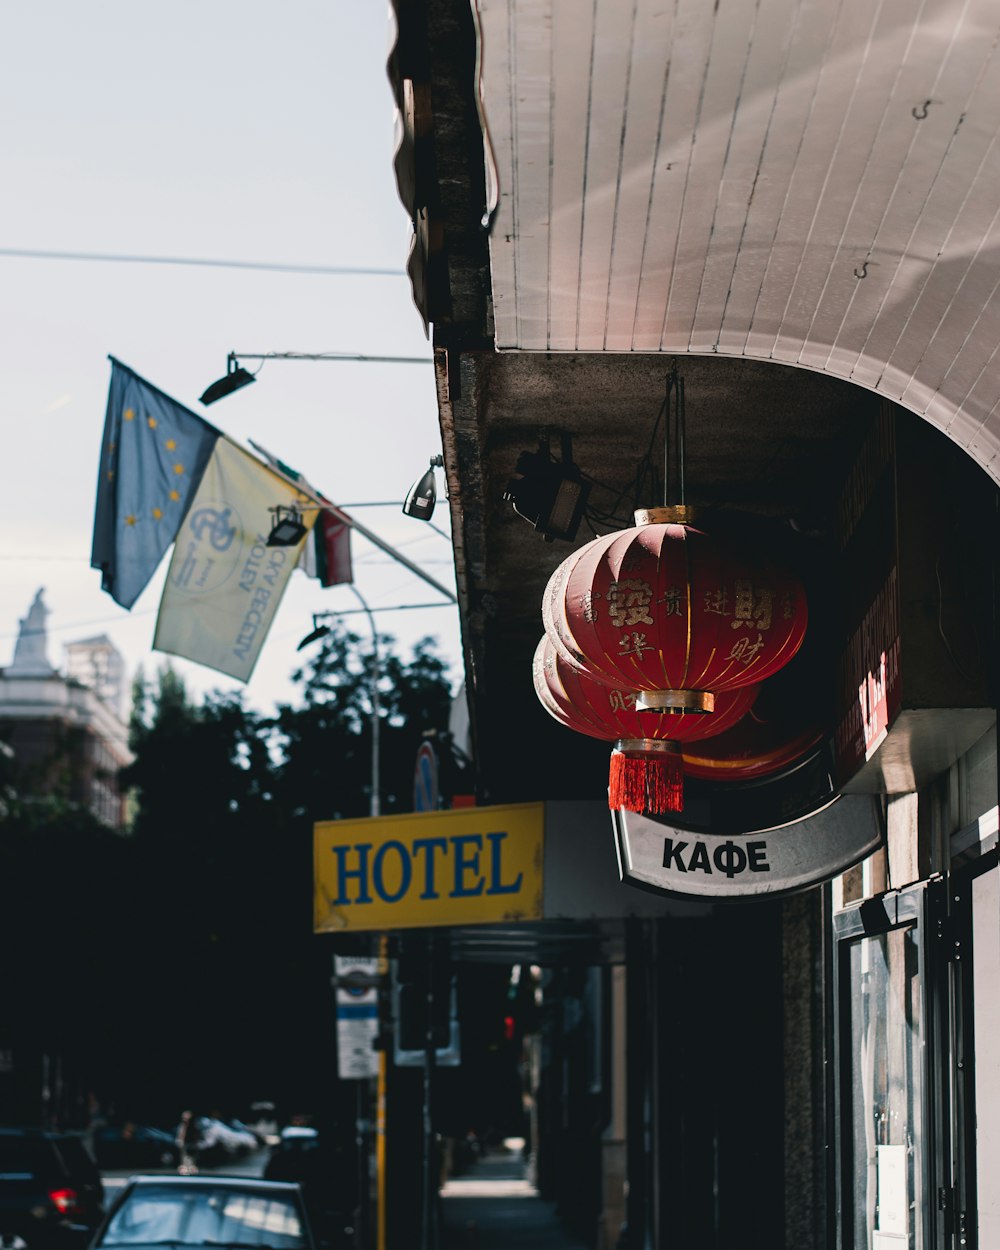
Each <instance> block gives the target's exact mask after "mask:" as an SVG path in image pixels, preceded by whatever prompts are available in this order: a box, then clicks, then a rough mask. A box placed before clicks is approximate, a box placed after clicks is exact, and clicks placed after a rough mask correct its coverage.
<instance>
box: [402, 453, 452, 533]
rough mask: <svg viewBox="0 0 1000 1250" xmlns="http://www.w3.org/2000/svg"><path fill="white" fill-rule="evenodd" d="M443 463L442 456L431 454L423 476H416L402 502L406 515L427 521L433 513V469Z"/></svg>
mask: <svg viewBox="0 0 1000 1250" xmlns="http://www.w3.org/2000/svg"><path fill="white" fill-rule="evenodd" d="M443 465H444V456H431V464H430V468H429V469H428V470H427V472H426V473H424V475H423V477H420V478H418V479H417V480H416V481H415V482H414V483H413V485H412V486H411V487H410V491H409V494H408V495H407V496H406V501H405V502H404V504H403V512H404V513H405V515H406V516H413V517H416V518H417V520H419V521H429V520H430V519H431V517H432V516H433V514H434V504H435V503H436V502H437V487H436V486H435V483H434V470H435V469H440V468H442V467H443Z"/></svg>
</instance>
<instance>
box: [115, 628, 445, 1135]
mask: <svg viewBox="0 0 1000 1250" xmlns="http://www.w3.org/2000/svg"><path fill="white" fill-rule="evenodd" d="M380 653H381V654H380V659H379V678H378V695H379V704H380V718H379V727H380V752H379V753H380V761H381V764H382V773H383V785H382V787H381V789H382V806H383V810H384V811H392V810H407V809H408V808H409V807H410V806H411V791H412V778H413V766H414V760H415V755H416V750H417V746H418V745H419V742H420V740H421V737H422V736H423V734H425V733H426V732H428V731H434V730H442V729H443V727H444V726H445V725H446V724H447V719H448V712H449V707H450V691H449V688H448V683H447V672H446V668H445V665H444V663H443V662H442V661H441V660H440V659H439V658H438V657H437V656H436V655H435V654H434V651H433V646H432V644H431V643H430V642H429V641H426V640H425V641H424V642H422V643H421V644H419V645H418V647H417V648H416V649H415V651H414V655H413V659H412V661H409V662H407V661H405V660H403V659H401V658H400V657H399V656H398V655H397V654H396V653H395V650H394V647H393V643H392V640H391V639H382V640H380ZM372 672H373V670H372V667H371V656H370V644H365V643H363V642H362V641H361V640H360V639H359V638H358V637H357V636H356V635H354V634H352V633H350V632H349V631H347V630H346V629H344V628H342V627H340V626H337V627H335V628H333V629H332V630H331V631H330V633H329V634H328V635H327V636H326V637H325V638H324V639H323V644H322V646H321V647H319V648H318V649H317V651H316V652H315V653H314V654H313V655H311V656H310V657H309V658H308V659H307V661H306V663H305V664H304V665H303V667H302V669H301V670H300V671H299V672H298V673H296V674H295V680H296V681H297V682H298V683H299V685H300V686H301V689H302V694H303V702H302V704H301V705H300V706H297V707H291V706H284V707H281V708H279V709H278V711H277V712H276V714H275V715H274V716H273V717H270V718H265V717H262V716H261V715H259V714H257V713H255V712H252V711H249V710H248V709H247V708H246V707H245V705H244V702H243V700H242V698H241V697H239V696H231V695H227V696H223V695H219V694H215V695H210V696H208V697H207V698H205V699H204V700H203V701H202V702H201V704H194V703H193V702H192V701H191V700H190V699H189V698H188V696H187V694H186V692H185V690H184V687H183V683H182V682H181V681H180V679H179V678H178V677H177V675H176V673H175V672H174V671H173V670H172V669H171V668H170V667H169V666H167V667H164V668H163V669H161V671H160V673H159V674H158V675H157V678H156V681H155V684H151V683H149V682H147V681H146V680H145V678H143V677H141V676H140V678H139V680H138V681H137V683H136V687H135V690H134V707H133V715H132V721H131V725H130V734H131V738H130V740H131V744H132V748H133V751H134V752H135V756H136V758H135V762H134V763H133V764H132V765H131V767H130V768H129V769H127V770H126V771H125V773H124V774H123V781H124V782H125V783H126V784H127V785H128V786H129V787H130V788H131V790H132V792H133V794H134V796H135V806H136V816H135V820H134V824H133V830H132V832H133V838H132V842H133V843H134V845H135V848H136V863H135V873H136V877H137V882H138V888H137V889H136V890H135V891H134V893H132V894H131V895H130V896H129V897H127V898H123V899H122V900H121V903H120V907H119V914H120V916H121V919H122V924H123V926H124V930H125V932H127V933H128V934H129V944H128V949H127V950H126V951H124V952H123V956H122V959H123V962H124V965H125V966H124V967H123V970H122V971H123V974H124V975H126V976H127V978H128V984H129V987H130V990H129V992H130V999H129V1012H128V1014H129V1021H128V1022H126V1021H124V1020H122V1021H121V1029H122V1035H125V1034H126V1033H134V1032H135V1031H136V1030H138V1031H139V1033H140V1035H141V1036H142V1037H143V1039H144V1041H143V1047H142V1050H141V1051H140V1052H139V1053H141V1054H142V1062H141V1065H139V1066H137V1065H136V1062H135V1060H134V1059H130V1058H129V1056H128V1055H127V1054H120V1056H119V1063H120V1069H119V1071H120V1085H121V1087H122V1088H123V1090H124V1093H125V1096H126V1098H127V1099H129V1100H130V1104H131V1105H132V1106H133V1107H134V1108H135V1109H136V1110H138V1109H139V1108H138V1107H137V1106H136V1104H137V1103H139V1102H140V1101H141V1100H143V1099H148V1097H149V1094H148V1092H146V1091H148V1087H149V1081H148V1071H149V1067H150V1066H152V1068H153V1069H154V1070H156V1071H158V1072H160V1073H163V1074H164V1075H163V1077H162V1079H161V1080H160V1081H159V1083H158V1087H157V1094H158V1096H159V1098H160V1099H161V1100H162V1103H163V1110H162V1111H160V1112H159V1115H160V1118H161V1119H162V1118H164V1116H165V1115H166V1114H168V1113H169V1114H171V1115H175V1114H176V1113H177V1111H179V1110H180V1107H181V1105H189V1104H190V1103H197V1104H199V1105H201V1106H202V1107H203V1108H204V1107H206V1106H208V1105H209V1103H219V1104H220V1105H226V1104H229V1105H234V1106H238V1105H241V1104H242V1103H244V1102H245V1101H246V1100H248V1099H249V1098H252V1097H259V1096H262V1095H266V1096H270V1097H273V1096H275V1095H276V1094H277V1095H279V1096H281V1097H283V1098H284V1099H286V1100H287V1101H288V1102H296V1101H297V1102H299V1104H300V1105H301V1104H302V1102H303V1101H306V1100H308V1098H309V1097H310V1096H315V1088H316V1082H317V1075H318V1074H319V1073H322V1072H328V1071H329V1068H330V1053H331V1049H332V1033H331V1030H332V1023H333V1022H332V1008H331V1003H330V999H329V996H328V995H327V994H324V993H323V992H322V991H321V990H319V989H318V987H321V986H325V985H326V984H328V978H329V966H328V961H329V950H328V949H327V945H326V944H324V943H319V942H317V940H316V938H315V937H314V935H313V934H312V929H311V916H312V897H311V896H312V826H313V823H314V822H315V821H317V820H321V819H331V818H335V817H338V816H359V815H367V813H368V810H369V804H370V795H371V789H370V785H371V733H372V685H371V682H372ZM156 1110H157V1109H156V1108H152V1109H151V1113H152V1112H154V1111H156Z"/></svg>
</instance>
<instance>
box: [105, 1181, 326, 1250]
mask: <svg viewBox="0 0 1000 1250" xmlns="http://www.w3.org/2000/svg"><path fill="white" fill-rule="evenodd" d="M154 1243H160V1244H163V1243H167V1244H170V1245H190V1246H193V1245H202V1246H203V1245H205V1244H212V1245H219V1246H270V1247H273V1250H306V1236H305V1232H304V1229H303V1227H302V1220H301V1218H300V1214H299V1210H298V1207H297V1204H296V1202H295V1200H294V1198H292V1197H291V1196H290V1195H288V1194H287V1193H286V1194H281V1195H275V1194H272V1193H265V1192H264V1191H262V1190H254V1189H244V1188H240V1189H234V1188H232V1187H227V1186H225V1185H213V1186H207V1185H199V1186H198V1187H197V1188H195V1187H194V1186H192V1187H191V1188H185V1187H183V1186H179V1185H136V1186H135V1188H134V1189H133V1190H132V1192H131V1194H130V1195H129V1196H128V1197H127V1198H126V1199H125V1201H124V1202H123V1204H122V1205H121V1207H119V1209H118V1210H117V1211H116V1212H115V1215H114V1217H113V1218H112V1220H111V1222H110V1223H109V1224H108V1227H107V1229H106V1230H105V1233H104V1236H103V1237H102V1238H101V1240H100V1245H102V1246H135V1245H147V1246H148V1245H151V1244H154Z"/></svg>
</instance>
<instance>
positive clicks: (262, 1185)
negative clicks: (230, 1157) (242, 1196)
mask: <svg viewBox="0 0 1000 1250" xmlns="http://www.w3.org/2000/svg"><path fill="white" fill-rule="evenodd" d="M129 1183H130V1184H132V1185H146V1184H148V1185H166V1186H168V1187H169V1188H170V1189H175V1188H177V1189H212V1188H213V1187H218V1186H219V1185H224V1186H226V1188H227V1189H266V1190H268V1191H270V1192H272V1193H279V1192H280V1191H282V1190H284V1191H285V1192H286V1193H297V1192H298V1190H299V1186H298V1182H297V1181H269V1180H264V1179H263V1177H260V1176H221V1175H217V1174H216V1173H212V1174H211V1175H208V1176H170V1175H168V1176H163V1175H160V1174H158V1173H150V1174H143V1175H141V1176H130V1177H129Z"/></svg>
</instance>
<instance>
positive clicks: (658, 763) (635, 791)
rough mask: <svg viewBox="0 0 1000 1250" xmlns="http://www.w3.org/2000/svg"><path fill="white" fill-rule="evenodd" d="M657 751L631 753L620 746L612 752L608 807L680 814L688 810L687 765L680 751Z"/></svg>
mask: <svg viewBox="0 0 1000 1250" xmlns="http://www.w3.org/2000/svg"><path fill="white" fill-rule="evenodd" d="M664 745H666V744H664V743H657V746H658V747H659V748H660V749H659V750H657V751H655V752H634V753H633V752H629V751H624V750H621V749H619V747H616V748H615V750H614V751H612V753H611V769H610V774H609V778H608V806H609V807H610V808H611V809H612V810H615V809H617V808H619V807H624V808H625V810H626V811H629V812H655V813H658V814H659V813H662V812H680V811H683V810H684V762H683V757H682V755H681V753H680V751H678V750H677V749H676V748H675V749H673V750H670V751H664V750H663V749H662V748H663V746H664Z"/></svg>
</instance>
